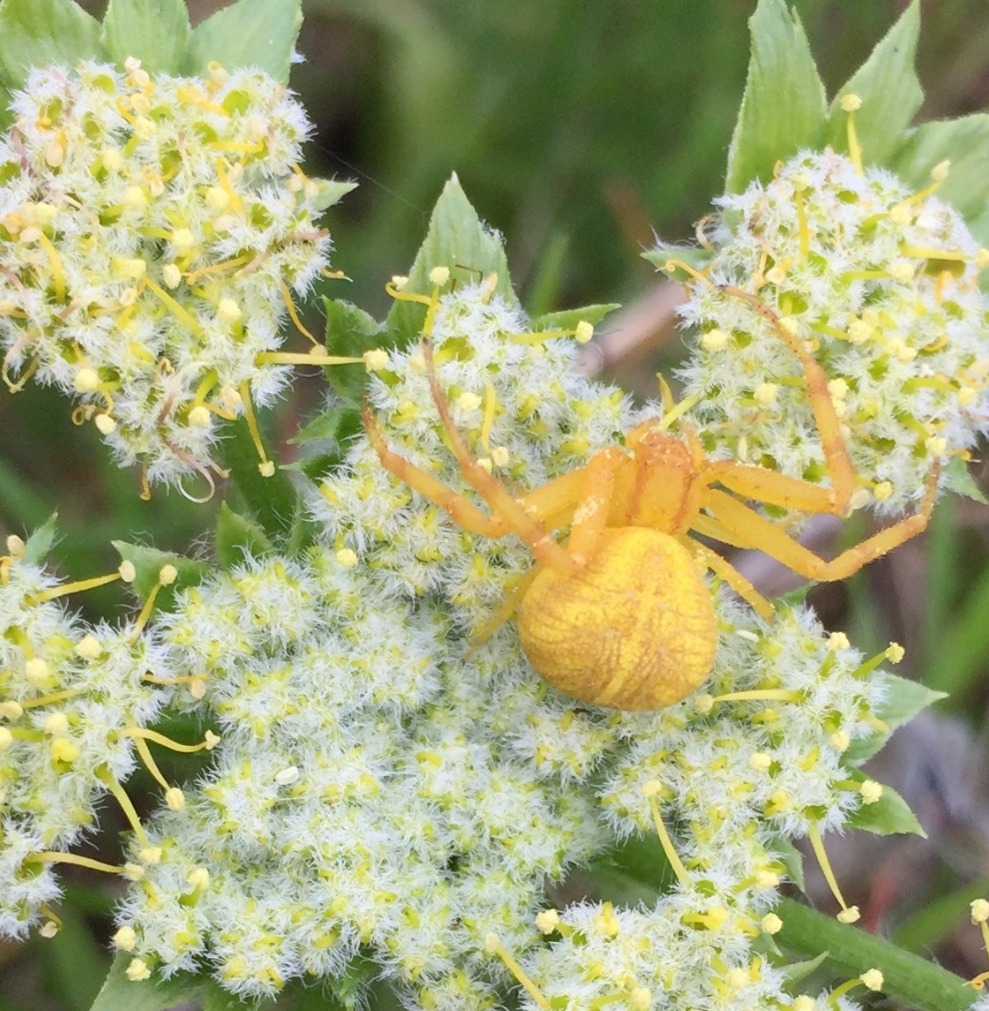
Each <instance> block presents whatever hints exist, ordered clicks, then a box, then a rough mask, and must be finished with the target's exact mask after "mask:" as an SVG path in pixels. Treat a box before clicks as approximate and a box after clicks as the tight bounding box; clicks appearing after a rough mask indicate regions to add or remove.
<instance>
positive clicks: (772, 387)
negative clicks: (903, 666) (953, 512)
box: [682, 151, 989, 513]
mask: <svg viewBox="0 0 989 1011" xmlns="http://www.w3.org/2000/svg"><path fill="white" fill-rule="evenodd" d="M946 171H947V169H946V166H939V167H938V168H937V169H936V170H935V171H934V173H933V175H934V177H935V179H938V178H942V177H943V174H944V173H945V172H946ZM934 189H936V182H935V184H934V185H932V186H931V187H930V188H929V190H928V191H924V192H921V193H911V192H910V190H908V189H907V188H906V187H905V186H904V185H903V184H902V183H901V182H900V181H899V180H898V179H896V178H895V177H894V176H893V175H891V174H890V173H889V172H887V171H885V170H883V169H878V168H872V167H870V168H866V169H865V170H864V172H862V173H860V172H859V171H857V170H856V167H855V165H854V164H853V163H852V162H851V161H850V160H849V159H848V158H846V157H845V156H843V155H839V154H835V153H834V152H832V151H825V152H823V153H804V154H800V155H797V156H796V157H794V158H792V159H790V160H789V161H788V162H786V163H785V164H783V165H781V166H780V167H779V169H778V171H777V172H776V175H775V178H774V179H773V180H772V182H770V183H768V184H766V185H762V184H759V183H753V184H752V185H751V186H750V187H749V188H748V189H747V190H746V191H745V192H744V193H742V194H740V195H737V196H726V197H722V198H721V199H720V200H719V201H718V204H719V206H720V208H721V210H720V213H719V214H718V216H717V219H716V224H715V225H714V227H713V228H712V229H710V231H709V239H710V242H711V244H712V249H713V255H712V258H711V259H710V261H709V262H708V264H707V266H706V267H705V270H704V277H703V278H700V277H698V278H695V279H694V280H692V281H690V282H689V283H688V290H689V300H688V302H687V303H686V305H685V306H684V307H683V310H682V314H683V317H684V320H685V321H686V322H687V323H689V324H690V325H691V326H692V327H694V328H696V329H697V330H698V331H699V340H697V342H696V343H694V342H693V341H692V343H691V349H690V356H689V358H688V361H687V365H686V367H685V368H684V369H683V370H682V377H683V379H684V382H685V390H684V395H685V396H690V395H695V396H697V397H698V401H697V404H696V406H695V407H694V408H693V409H692V410H691V411H690V412H689V415H688V417H689V418H690V419H691V420H692V422H693V423H694V424H695V425H696V426H697V427H698V428H699V429H700V430H701V431H702V433H703V438H704V444H705V447H706V448H707V449H708V450H709V451H711V452H712V454H713V455H719V456H724V455H730V456H735V457H737V458H739V459H741V460H745V461H749V462H752V463H758V464H762V465H763V466H766V467H769V468H772V469H774V470H780V471H782V472H784V473H786V474H790V475H792V476H795V477H803V478H806V479H808V480H812V481H821V480H822V479H823V480H824V481H826V480H827V474H826V472H825V470H824V468H823V454H822V447H821V441H820V439H819V437H818V432H817V429H816V427H815V424H814V419H813V417H812V413H811V405H810V401H809V399H808V395H807V388H806V383H805V382H804V381H803V377H802V376H801V372H800V364H799V362H798V361H797V360H796V356H795V355H794V354H793V352H792V350H791V349H790V348H789V347H788V346H787V345H786V343H785V342H784V341H783V340H782V339H781V338H780V336H779V335H778V333H775V332H774V328H773V325H772V323H771V322H770V321H769V320H768V319H767V317H766V314H765V313H764V312H760V311H759V308H758V307H757V306H756V305H755V304H754V303H753V302H751V301H747V300H746V299H744V298H742V297H739V295H738V294H732V293H731V291H729V290H726V287H728V288H735V289H740V290H741V291H742V292H745V293H747V294H748V295H750V296H758V299H759V300H760V302H761V303H762V305H763V306H764V307H766V308H768V309H769V310H770V311H771V312H772V313H773V314H775V316H776V317H777V318H778V319H779V321H780V322H781V324H782V326H783V327H785V329H786V330H787V331H788V332H789V333H791V334H793V335H795V336H796V337H797V338H798V339H799V340H800V341H801V342H802V343H803V344H804V346H805V347H807V349H808V350H809V351H810V352H811V353H812V355H813V357H814V358H815V359H816V360H817V361H818V362H819V363H820V364H821V365H822V366H823V368H824V371H825V373H826V375H827V378H828V380H829V382H828V392H829V394H830V396H831V399H832V401H833V402H834V405H835V408H836V410H837V413H838V415H839V417H840V419H841V424H842V427H843V431H844V434H845V439H846V442H847V446H848V450H849V453H850V456H851V458H852V462H853V464H854V466H855V469H856V471H857V473H858V476H859V482H860V486H859V494H858V495H857V496H856V498H855V503H854V504H856V505H863V504H869V505H871V506H872V507H874V508H875V509H876V510H877V511H878V512H881V513H882V512H885V513H897V512H902V511H904V510H905V509H907V508H908V507H909V505H910V503H911V502H912V501H916V500H917V499H918V498H919V497H920V495H921V494H922V493H923V488H924V483H925V478H926V476H927V474H928V472H929V470H930V468H931V465H932V462H933V461H934V460H936V459H937V458H939V457H945V456H948V457H961V458H962V459H965V458H966V457H967V453H966V451H967V450H968V449H969V448H970V447H971V446H972V445H973V444H974V443H975V441H976V438H977V436H978V435H979V433H980V432H984V431H985V430H986V427H987V421H986V419H987V417H989V396H987V392H986V387H987V380H989V352H987V350H986V349H987V347H989V312H987V310H989V302H987V299H986V296H985V294H984V293H983V292H982V291H981V290H980V288H979V274H980V271H981V270H982V269H983V268H984V267H985V266H986V265H987V264H989V253H987V251H986V250H984V249H980V248H979V246H978V243H977V242H976V241H975V240H974V239H973V238H972V236H971V234H970V233H969V231H968V229H967V228H966V226H965V223H964V221H963V220H962V217H961V215H959V214H958V213H957V212H956V211H954V210H953V209H952V208H951V207H949V206H948V205H947V204H945V203H943V202H942V201H941V200H939V199H937V197H935V196H932V195H931V191H933V190H934ZM951 473H952V472H951V470H950V468H949V470H948V478H949V485H948V486H949V487H950V478H951Z"/></svg>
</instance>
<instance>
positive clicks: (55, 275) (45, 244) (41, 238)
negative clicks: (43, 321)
mask: <svg viewBox="0 0 989 1011" xmlns="http://www.w3.org/2000/svg"><path fill="white" fill-rule="evenodd" d="M38 245H39V246H41V248H42V249H43V250H44V251H45V253H46V255H47V256H48V265H49V267H51V272H52V285H53V286H54V288H55V299H56V301H58V302H64V301H65V268H64V267H63V266H62V261H61V259H59V255H58V253H57V252H56V251H55V247H54V246H53V245H52V244H51V241H50V240H49V239H48V236H46V235H45V234H44V233H39V235H38Z"/></svg>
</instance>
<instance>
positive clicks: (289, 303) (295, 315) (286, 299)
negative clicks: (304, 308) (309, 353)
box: [278, 278, 320, 347]
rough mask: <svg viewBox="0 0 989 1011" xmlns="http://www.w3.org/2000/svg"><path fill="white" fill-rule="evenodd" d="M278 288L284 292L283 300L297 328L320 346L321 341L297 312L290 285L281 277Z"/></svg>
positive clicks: (315, 344)
mask: <svg viewBox="0 0 989 1011" xmlns="http://www.w3.org/2000/svg"><path fill="white" fill-rule="evenodd" d="M278 288H279V290H280V291H281V293H282V300H283V301H284V302H285V308H286V309H287V310H288V315H289V319H291V320H292V323H293V324H294V325H295V329H296V330H298V331H299V333H301V334H302V335H303V336H304V337H308V338H309V340H310V341H312V343H313V346H314V347H319V346H320V344H319V341H318V340H316V338H315V337H313V335H312V334H311V333H310V332H309V331H308V330H307V329H306V328H305V327H304V326H303V325H302V320H301V319H299V314H298V312H296V309H295V305H294V304H293V303H292V293H291V292H290V291H289V290H288V285H287V284H286V283H285V282H284V281H283V280H281V278H279V280H278Z"/></svg>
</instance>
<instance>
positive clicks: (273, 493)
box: [221, 418, 299, 540]
mask: <svg viewBox="0 0 989 1011" xmlns="http://www.w3.org/2000/svg"><path fill="white" fill-rule="evenodd" d="M224 434H225V435H226V438H225V439H224V440H223V442H222V443H221V447H222V452H223V462H224V464H225V466H226V467H228V468H229V470H230V476H231V477H232V478H233V480H234V482H235V484H236V485H237V490H238V491H239V492H240V493H241V495H242V496H243V497H244V501H245V503H246V505H247V508H248V510H249V511H250V513H251V515H252V516H253V517H254V519H255V520H257V522H258V523H259V524H260V526H261V529H262V530H264V532H265V534H266V535H267V536H268V537H269V538H270V539H271V540H276V539H277V538H278V536H279V535H280V534H284V533H285V531H286V530H288V529H289V528H290V527H291V526H292V521H293V519H294V517H295V513H296V510H297V509H298V507H299V501H298V495H297V494H296V491H295V488H294V487H293V485H292V482H291V481H290V480H289V478H288V475H287V474H285V473H284V471H283V470H282V469H280V468H276V469H275V473H274V474H272V475H271V477H263V476H262V475H261V473H260V471H259V470H258V463H259V461H258V451H257V449H256V448H255V446H254V441H253V440H252V439H251V434H250V430H249V429H248V427H247V422H246V421H245V420H244V419H243V418H238V419H237V421H234V422H230V423H229V424H228V425H226V426H225V429H224Z"/></svg>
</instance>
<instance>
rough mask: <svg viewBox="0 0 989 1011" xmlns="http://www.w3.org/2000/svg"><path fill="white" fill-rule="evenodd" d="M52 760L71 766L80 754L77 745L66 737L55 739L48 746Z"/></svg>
mask: <svg viewBox="0 0 989 1011" xmlns="http://www.w3.org/2000/svg"><path fill="white" fill-rule="evenodd" d="M49 750H50V751H51V756H52V759H53V760H54V761H56V762H64V763H65V764H66V765H71V764H72V763H73V762H74V761H75V760H76V759H77V758H78V757H79V755H80V754H81V752H80V750H79V745H78V744H76V742H75V741H73V740H70V739H69V738H68V737H56V738H54V739H53V740H52V742H51V744H50V745H49Z"/></svg>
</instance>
